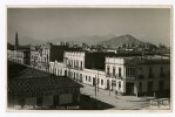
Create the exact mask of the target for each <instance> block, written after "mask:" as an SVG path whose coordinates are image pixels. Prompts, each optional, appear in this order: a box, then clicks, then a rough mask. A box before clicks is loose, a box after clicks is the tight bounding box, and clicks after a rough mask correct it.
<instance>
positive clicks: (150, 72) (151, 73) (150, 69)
mask: <svg viewBox="0 0 175 117" xmlns="http://www.w3.org/2000/svg"><path fill="white" fill-rule="evenodd" d="M153 77H154V75H153V70H152V67H149V78H153Z"/></svg>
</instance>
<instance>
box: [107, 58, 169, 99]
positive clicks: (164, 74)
mask: <svg viewBox="0 0 175 117" xmlns="http://www.w3.org/2000/svg"><path fill="white" fill-rule="evenodd" d="M105 63H106V65H105V72H106V78H107V79H109V86H110V89H113V90H114V91H115V93H117V94H122V95H137V96H142V95H148V96H169V94H170V61H169V59H168V58H163V57H161V56H144V57H141V56H140V57H136V56H135V57H106V60H105Z"/></svg>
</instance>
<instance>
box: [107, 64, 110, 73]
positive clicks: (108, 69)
mask: <svg viewBox="0 0 175 117" xmlns="http://www.w3.org/2000/svg"><path fill="white" fill-rule="evenodd" d="M109 71H110V68H109V66H107V75H109Z"/></svg>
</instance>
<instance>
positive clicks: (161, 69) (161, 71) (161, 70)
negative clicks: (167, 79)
mask: <svg viewBox="0 0 175 117" xmlns="http://www.w3.org/2000/svg"><path fill="white" fill-rule="evenodd" d="M164 76H165V74H164V71H163V67H162V66H161V67H160V77H164Z"/></svg>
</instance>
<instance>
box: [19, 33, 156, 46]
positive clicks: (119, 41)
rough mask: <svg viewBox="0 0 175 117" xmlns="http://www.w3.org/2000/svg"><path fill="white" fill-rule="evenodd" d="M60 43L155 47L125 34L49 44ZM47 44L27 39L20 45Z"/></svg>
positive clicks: (20, 41)
mask: <svg viewBox="0 0 175 117" xmlns="http://www.w3.org/2000/svg"><path fill="white" fill-rule="evenodd" d="M67 40H69V41H67ZM60 41H64V42H65V41H67V42H69V43H70V44H78V45H80V44H82V43H86V44H88V45H101V46H103V47H105V48H118V47H121V46H124V45H125V46H129V47H130V46H133V45H134V46H139V45H145V44H147V45H153V44H151V43H148V42H143V41H140V40H139V39H136V38H135V37H134V36H132V35H130V34H125V35H121V36H116V35H113V34H109V35H105V36H98V35H94V36H80V37H65V38H57V39H52V40H49V42H52V43H54V44H58V43H59V42H60ZM46 42H47V41H42V40H34V39H32V38H27V37H25V38H24V39H20V40H19V43H20V44H21V45H28V44H31V45H40V44H44V43H46ZM153 46H155V45H153Z"/></svg>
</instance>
